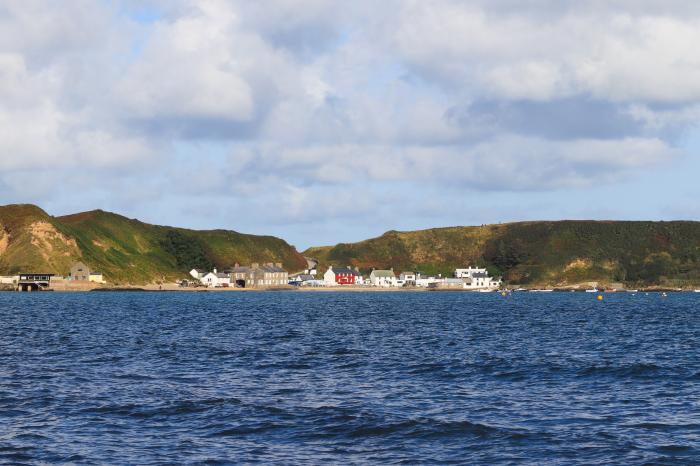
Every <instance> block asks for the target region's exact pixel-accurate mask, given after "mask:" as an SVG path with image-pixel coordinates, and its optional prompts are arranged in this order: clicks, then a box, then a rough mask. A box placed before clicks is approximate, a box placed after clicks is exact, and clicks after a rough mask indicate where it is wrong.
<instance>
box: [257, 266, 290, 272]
mask: <svg viewBox="0 0 700 466" xmlns="http://www.w3.org/2000/svg"><path fill="white" fill-rule="evenodd" d="M260 270H263V271H265V272H286V270H284V269H283V268H282V267H277V266H276V265H261V266H260Z"/></svg>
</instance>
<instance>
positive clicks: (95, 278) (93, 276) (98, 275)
mask: <svg viewBox="0 0 700 466" xmlns="http://www.w3.org/2000/svg"><path fill="white" fill-rule="evenodd" d="M89 280H90V281H91V282H93V283H107V282H106V281H105V277H104V275H102V272H90V277H89Z"/></svg>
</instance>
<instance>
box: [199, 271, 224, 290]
mask: <svg viewBox="0 0 700 466" xmlns="http://www.w3.org/2000/svg"><path fill="white" fill-rule="evenodd" d="M200 281H201V282H202V283H203V284H204V285H205V286H208V287H209V288H221V287H228V286H230V285H231V275H229V274H227V273H218V272H217V271H216V269H214V270H213V271H212V272H209V273H208V274H206V275H204V276H203V277H202V278H201V279H200Z"/></svg>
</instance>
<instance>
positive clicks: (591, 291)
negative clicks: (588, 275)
mask: <svg viewBox="0 0 700 466" xmlns="http://www.w3.org/2000/svg"><path fill="white" fill-rule="evenodd" d="M597 292H598V288H593V289H590V290H586V293H597Z"/></svg>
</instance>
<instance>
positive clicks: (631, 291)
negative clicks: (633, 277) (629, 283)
mask: <svg viewBox="0 0 700 466" xmlns="http://www.w3.org/2000/svg"><path fill="white" fill-rule="evenodd" d="M625 291H626V292H627V293H637V292H638V291H639V290H625Z"/></svg>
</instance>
